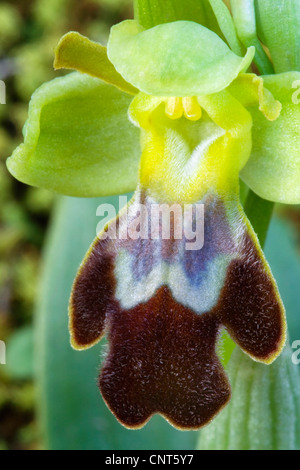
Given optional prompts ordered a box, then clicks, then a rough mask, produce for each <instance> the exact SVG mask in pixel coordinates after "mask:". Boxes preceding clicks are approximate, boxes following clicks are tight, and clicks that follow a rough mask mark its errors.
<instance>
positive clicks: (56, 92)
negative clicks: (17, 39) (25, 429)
mask: <svg viewBox="0 0 300 470" xmlns="http://www.w3.org/2000/svg"><path fill="white" fill-rule="evenodd" d="M254 52H255V50H254V47H252V46H251V45H250V47H249V48H248V49H247V51H245V54H244V57H241V56H240V55H237V54H236V53H234V52H233V51H232V50H231V49H230V48H229V47H228V45H227V44H226V43H225V42H224V41H223V40H222V39H221V38H220V37H219V36H218V35H217V34H216V33H215V32H213V31H211V30H209V29H207V28H206V27H205V26H203V25H201V24H198V23H194V22H192V21H173V22H169V23H165V24H158V25H156V26H153V27H149V28H148V29H145V27H143V26H141V25H140V24H139V23H138V22H137V21H135V20H128V21H125V22H122V23H120V24H118V25H116V26H114V27H113V28H112V30H111V34H110V37H109V41H108V47H107V49H106V48H105V47H103V46H101V45H100V44H98V43H95V42H92V41H89V40H88V39H87V38H85V37H82V36H80V35H79V34H78V33H74V32H72V33H69V34H67V35H65V36H64V37H63V38H62V39H61V41H60V43H59V45H58V47H57V50H56V59H55V67H56V68H67V69H76V70H77V71H78V72H74V73H71V74H69V75H67V76H65V77H62V78H58V79H55V80H53V81H52V82H50V83H48V84H45V85H43V86H42V87H41V88H40V89H39V90H38V91H37V92H36V93H35V94H34V96H33V98H32V101H31V105H30V109H29V120H28V122H27V124H26V126H25V132H24V134H25V142H24V144H22V145H21V146H20V147H19V148H18V149H17V150H16V151H15V152H14V154H13V155H12V157H11V158H10V159H9V160H8V168H9V170H10V171H11V173H12V174H13V175H14V176H15V177H16V178H18V179H20V180H21V181H23V182H25V183H27V184H32V185H36V186H42V187H45V188H48V189H52V190H54V191H57V192H59V193H62V194H67V195H71V196H84V197H94V196H104V195H110V194H121V193H124V192H128V191H131V190H133V189H135V193H134V195H133V197H132V200H131V201H130V203H129V204H128V206H127V207H126V208H125V209H123V211H121V212H120V214H119V216H118V217H117V220H115V221H111V222H110V223H109V224H108V225H107V226H106V227H105V228H104V230H103V231H102V233H100V234H98V236H97V238H96V240H95V242H94V243H93V244H92V246H91V248H90V249H89V251H88V253H87V255H86V257H85V259H84V260H83V263H82V265H81V266H80V269H79V272H78V275H77V277H76V279H75V282H74V286H73V290H72V295H71V300H70V332H71V342H72V345H73V347H75V348H76V349H85V348H89V347H91V346H93V345H94V344H96V343H97V342H98V341H100V340H101V339H102V337H103V335H104V334H107V335H108V339H109V351H108V354H107V357H106V359H105V362H104V365H103V368H102V371H101V374H100V379H99V386H100V389H101V393H102V396H103V398H104V400H105V402H106V403H107V405H108V407H109V408H110V409H111V411H112V412H113V413H114V414H115V415H116V417H117V418H118V419H119V421H120V422H121V423H122V424H123V425H125V426H127V427H130V428H139V427H141V426H143V425H144V424H145V423H146V422H147V421H148V420H149V419H150V417H151V416H152V415H153V414H154V413H160V414H161V415H163V416H164V417H165V418H166V419H167V420H168V421H169V422H170V423H172V424H173V425H174V426H176V427H178V428H180V429H197V428H199V427H201V426H203V425H205V424H207V423H208V422H210V421H211V420H212V418H213V417H214V416H215V415H216V414H217V413H218V412H219V411H220V410H221V409H222V408H223V407H224V406H225V405H226V404H227V403H228V400H229V399H230V385H229V382H228V379H227V377H226V374H225V372H224V369H223V367H222V365H221V361H220V358H219V357H218V354H217V352H216V344H217V340H218V338H219V336H220V332H221V330H222V328H225V329H226V330H227V331H228V333H229V334H230V336H231V337H232V339H233V340H234V341H235V343H236V344H237V345H238V346H239V347H240V348H241V349H242V350H243V351H244V352H245V353H247V354H248V355H249V356H250V357H252V358H253V359H254V360H256V361H260V362H263V363H266V364H270V363H271V362H272V361H274V359H275V358H276V357H277V356H278V355H279V354H280V352H281V351H282V348H283V346H284V344H285V340H286V322H285V311H284V306H283V304H282V301H281V299H280V295H279V292H278V288H277V285H276V282H275V280H274V278H273V276H272V273H271V270H270V267H269V265H268V263H267V261H266V259H265V257H264V254H263V251H262V249H261V247H260V244H259V241H258V238H257V236H256V234H255V232H254V230H253V228H252V226H251V224H250V222H249V220H248V219H247V217H246V215H245V213H244V210H243V207H242V205H241V203H240V198H239V175H242V177H243V178H244V180H245V181H246V182H247V183H248V184H249V185H250V186H251V187H252V188H253V189H254V191H255V190H256V189H257V192H258V193H259V194H261V193H262V192H264V191H265V192H266V193H267V194H266V196H268V197H266V198H267V199H268V198H270V199H271V200H283V199H284V196H283V194H284V193H283V192H282V191H281V190H280V188H278V187H272V183H270V184H268V185H267V188H265V189H264V191H262V189H261V188H264V186H263V183H262V182H263V181H264V176H265V175H264V171H265V163H262V164H260V163H259V164H258V165H257V167H256V159H258V158H259V153H260V147H261V146H263V145H267V144H266V141H267V139H271V138H272V136H273V135H274V134H275V133H276V132H278V128H277V130H276V123H277V122H283V125H285V120H287V119H288V114H289V112H288V111H286V107H285V105H286V106H288V104H287V103H286V101H287V100H288V99H289V98H288V96H287V95H288V92H287V88H288V86H289V84H290V82H291V80H292V79H293V80H294V79H295V73H296V72H293V75H285V76H284V77H282V80H283V82H280V83H284V86H280V85H278V82H277V81H276V80H275V81H274V79H273V78H272V77H270V78H267V77H266V78H262V77H258V76H257V75H255V74H252V73H245V72H246V71H247V69H248V68H249V66H250V64H251V62H252V60H253V56H254ZM87 74H88V75H87ZM128 109H129V111H128ZM281 113H283V115H281ZM128 118H129V119H128ZM280 119H281V120H282V121H279V120H280ZM273 126H275V127H274V128H273ZM266 129H267V131H266ZM273 129H275V131H273ZM269 132H270V135H271V137H269V134H268V133H269ZM254 137H255V139H254ZM277 138H278V139H279V137H277ZM280 138H281V136H280ZM284 145H286V142H285V143H284ZM284 145H283V147H282V152H284ZM140 146H141V152H140ZM140 154H141V155H140ZM250 157H251V158H250ZM265 158H266V159H267V162H268V164H269V167H268V172H267V179H268V178H269V179H270V181H274V179H273V180H272V176H273V178H276V175H277V173H278V165H279V163H278V162H276V159H275V157H274V156H273V155H272V150H270V155H269V156H266V157H265ZM292 158H296V157H292ZM272 172H273V175H272ZM287 173H288V172H287ZM252 174H254V176H252ZM288 176H290V178H291V179H292V178H293V177H292V175H288V174H287V178H288ZM289 181H290V180H289ZM282 184H284V182H283V183H282ZM298 191H299V188H296V189H295V184H293V187H292V188H290V193H289V196H287V199H288V200H291V201H292V202H295V201H296V200H298V202H299V192H298ZM265 192H264V194H263V195H265ZM285 202H287V201H285ZM156 205H158V206H160V207H161V205H166V206H167V207H168V208H169V209H170V221H171V230H170V236H169V237H168V238H165V237H163V235H162V233H163V226H162V225H163V224H162V222H161V219H160V218H158V219H156V221H155V222H153V216H152V213H151V209H152V207H153V206H156ZM175 206H176V208H177V209H178V206H179V208H180V209H181V210H179V211H178V210H175V208H174V207H175ZM199 207H203V208H204V244H203V246H201V247H198V249H188V248H187V246H188V244H191V243H192V242H193V241H195V240H194V238H193V237H195V232H194V231H192V235H191V234H189V235H191V236H187V234H186V231H185V230H184V229H185V223H186V218H185V215H186V212H188V211H186V208H188V209H189V216H190V217H189V220H190V221H191V226H192V227H198V226H200V225H201V217H202V216H203V212H201V211H199V210H198V208H199ZM153 226H155V228H156V236H154V237H153V236H152V233H150V231H151V230H150V229H151V227H153Z"/></svg>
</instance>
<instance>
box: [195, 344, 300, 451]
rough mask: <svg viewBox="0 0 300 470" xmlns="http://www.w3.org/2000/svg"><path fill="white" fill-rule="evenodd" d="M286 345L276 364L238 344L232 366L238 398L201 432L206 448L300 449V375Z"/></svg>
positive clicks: (231, 376) (229, 370)
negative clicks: (263, 360)
mask: <svg viewBox="0 0 300 470" xmlns="http://www.w3.org/2000/svg"><path fill="white" fill-rule="evenodd" d="M291 357H292V351H291V349H290V348H289V347H286V348H285V350H284V352H283V353H282V354H281V356H280V357H279V358H278V359H277V360H276V361H275V362H274V364H272V365H270V366H266V365H263V364H258V363H257V362H254V361H252V360H251V359H249V357H247V356H246V355H245V354H244V353H243V352H242V351H241V350H240V349H239V348H236V349H235V351H234V352H233V354H232V357H231V359H230V362H229V366H228V374H229V378H230V382H231V386H232V399H231V402H230V403H229V405H228V406H227V407H226V408H225V409H224V410H223V411H222V412H221V413H220V415H218V416H217V418H216V419H215V420H214V421H213V422H212V423H211V424H210V425H209V426H208V427H207V428H205V429H204V430H203V431H201V433H200V439H199V444H198V448H199V449H201V450H296V449H299V448H300V376H299V370H298V368H297V366H296V365H294V364H293V363H292V360H291Z"/></svg>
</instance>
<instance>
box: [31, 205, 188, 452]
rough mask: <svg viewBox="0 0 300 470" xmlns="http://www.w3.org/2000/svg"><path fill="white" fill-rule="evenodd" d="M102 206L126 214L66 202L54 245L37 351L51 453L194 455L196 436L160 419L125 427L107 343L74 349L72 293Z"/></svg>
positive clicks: (43, 288) (43, 419)
mask: <svg viewBox="0 0 300 470" xmlns="http://www.w3.org/2000/svg"><path fill="white" fill-rule="evenodd" d="M100 203H106V204H113V205H114V206H115V207H116V209H117V210H118V198H112V197H111V198H106V199H98V200H97V199H96V200H95V199H73V198H62V199H61V201H60V203H59V206H58V207H57V211H56V213H55V217H54V220H53V225H52V227H51V230H50V234H49V238H48V243H47V246H46V252H45V260H44V261H45V264H44V273H43V276H42V284H41V289H40V295H39V302H38V305H37V324H36V340H37V345H36V352H35V358H36V361H37V370H38V376H37V380H38V389H39V410H40V414H39V416H40V419H41V424H42V431H43V435H44V439H45V441H46V442H45V445H46V448H48V449H50V450H61V449H62V450H86V449H88V450H97V449H105V450H109V449H113V450H119V449H128V450H130V449H171V450H172V449H174V450H175V449H178V448H179V447H180V448H181V449H193V448H194V446H195V441H196V438H197V434H196V433H193V432H186V433H182V432H180V431H176V430H175V429H174V428H172V427H171V426H170V425H169V424H167V423H166V422H165V421H164V420H163V419H162V418H161V417H158V416H155V417H153V418H152V419H151V420H150V422H149V423H148V424H147V425H146V426H145V428H143V429H141V430H137V431H134V432H133V431H130V430H127V429H125V428H124V427H123V426H121V425H120V424H119V423H118V421H117V420H116V418H115V417H114V416H113V415H112V413H111V412H110V411H109V410H108V408H107V407H106V405H105V403H104V402H103V399H102V397H101V395H100V392H99V390H98V387H97V376H98V374H99V366H100V362H101V358H102V357H103V354H104V351H105V345H104V346H103V345H102V344H101V343H100V344H99V345H96V346H95V347H94V348H92V349H89V350H86V351H80V352H79V351H75V350H73V349H72V348H71V346H70V338H69V332H68V302H69V295H70V291H71V287H72V283H73V280H74V277H75V275H76V272H77V269H78V266H79V264H80V262H81V261H82V258H83V256H84V254H85V252H86V250H87V249H88V247H89V245H90V243H91V242H92V240H93V238H94V236H95V231H96V224H97V223H98V220H96V209H97V207H98V205H99V204H100ZM103 347H104V349H103Z"/></svg>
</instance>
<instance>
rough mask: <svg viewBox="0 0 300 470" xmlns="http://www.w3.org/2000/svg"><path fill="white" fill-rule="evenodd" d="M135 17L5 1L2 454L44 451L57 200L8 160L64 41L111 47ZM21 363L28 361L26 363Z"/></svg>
mask: <svg viewBox="0 0 300 470" xmlns="http://www.w3.org/2000/svg"><path fill="white" fill-rule="evenodd" d="M131 17H132V7H131V0H81V1H78V0H8V1H2V0H1V2H0V80H4V81H5V84H6V89H7V96H6V103H7V104H6V105H2V104H0V339H1V340H4V341H5V342H6V344H7V365H0V450H2V449H36V448H41V447H43V445H44V444H43V443H42V442H41V438H40V436H39V432H38V426H37V423H36V418H35V401H36V398H35V390H34V383H33V365H32V337H33V333H32V320H33V311H34V302H35V298H36V294H37V291H38V279H39V266H40V255H41V249H42V245H43V241H44V235H45V231H46V228H47V222H48V218H49V213H50V210H51V208H52V205H53V200H54V196H53V194H51V193H50V192H48V191H44V190H39V189H36V188H31V187H28V186H25V185H23V184H20V183H18V182H17V181H16V180H14V179H13V178H12V177H11V176H10V175H9V174H8V172H7V169H6V166H5V160H6V158H7V157H8V156H9V155H10V154H11V152H12V150H13V149H14V148H15V147H16V146H17V145H18V144H19V143H20V142H21V140H22V127H23V125H24V122H25V120H26V117H27V109H28V101H29V99H30V96H31V94H32V93H33V92H34V90H35V89H36V88H37V87H38V86H40V85H41V84H42V83H43V82H45V81H48V80H50V79H52V78H54V77H55V76H59V75H61V73H59V72H55V71H54V69H53V66H52V64H53V58H54V54H53V51H54V47H55V46H56V45H57V43H58V41H59V39H60V37H61V36H62V35H63V34H64V33H66V32H68V31H70V30H75V31H79V32H80V33H82V34H85V35H88V36H90V37H91V38H93V39H94V40H98V41H102V42H103V43H105V41H106V38H107V36H108V32H109V29H110V27H111V26H112V24H114V23H116V22H118V21H122V20H123V19H126V18H131ZM18 358H22V360H19V359H18Z"/></svg>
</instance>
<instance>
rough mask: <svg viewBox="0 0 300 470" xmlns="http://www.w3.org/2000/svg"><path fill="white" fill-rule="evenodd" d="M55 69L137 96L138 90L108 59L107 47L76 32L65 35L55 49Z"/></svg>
mask: <svg viewBox="0 0 300 470" xmlns="http://www.w3.org/2000/svg"><path fill="white" fill-rule="evenodd" d="M54 68H55V69H63V68H65V69H72V70H77V71H78V72H81V73H87V74H89V75H91V76H92V77H97V78H100V79H101V80H103V81H105V82H107V83H110V84H111V85H114V86H116V87H117V88H119V89H120V90H122V91H125V92H126V93H130V94H133V95H134V94H136V93H137V92H138V90H137V89H136V88H134V87H133V86H131V85H130V83H127V82H126V81H125V80H124V79H123V78H122V76H121V75H120V74H119V73H118V72H117V71H116V69H115V67H114V66H113V64H112V63H111V62H110V60H109V59H108V57H107V50H106V47H104V46H102V45H101V44H99V43H98V42H94V41H90V40H89V39H88V38H86V37H85V36H82V35H81V34H79V33H76V32H74V31H72V32H70V33H67V34H65V35H64V36H63V37H62V38H61V40H60V41H59V43H58V45H57V47H56V49H55V60H54Z"/></svg>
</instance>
